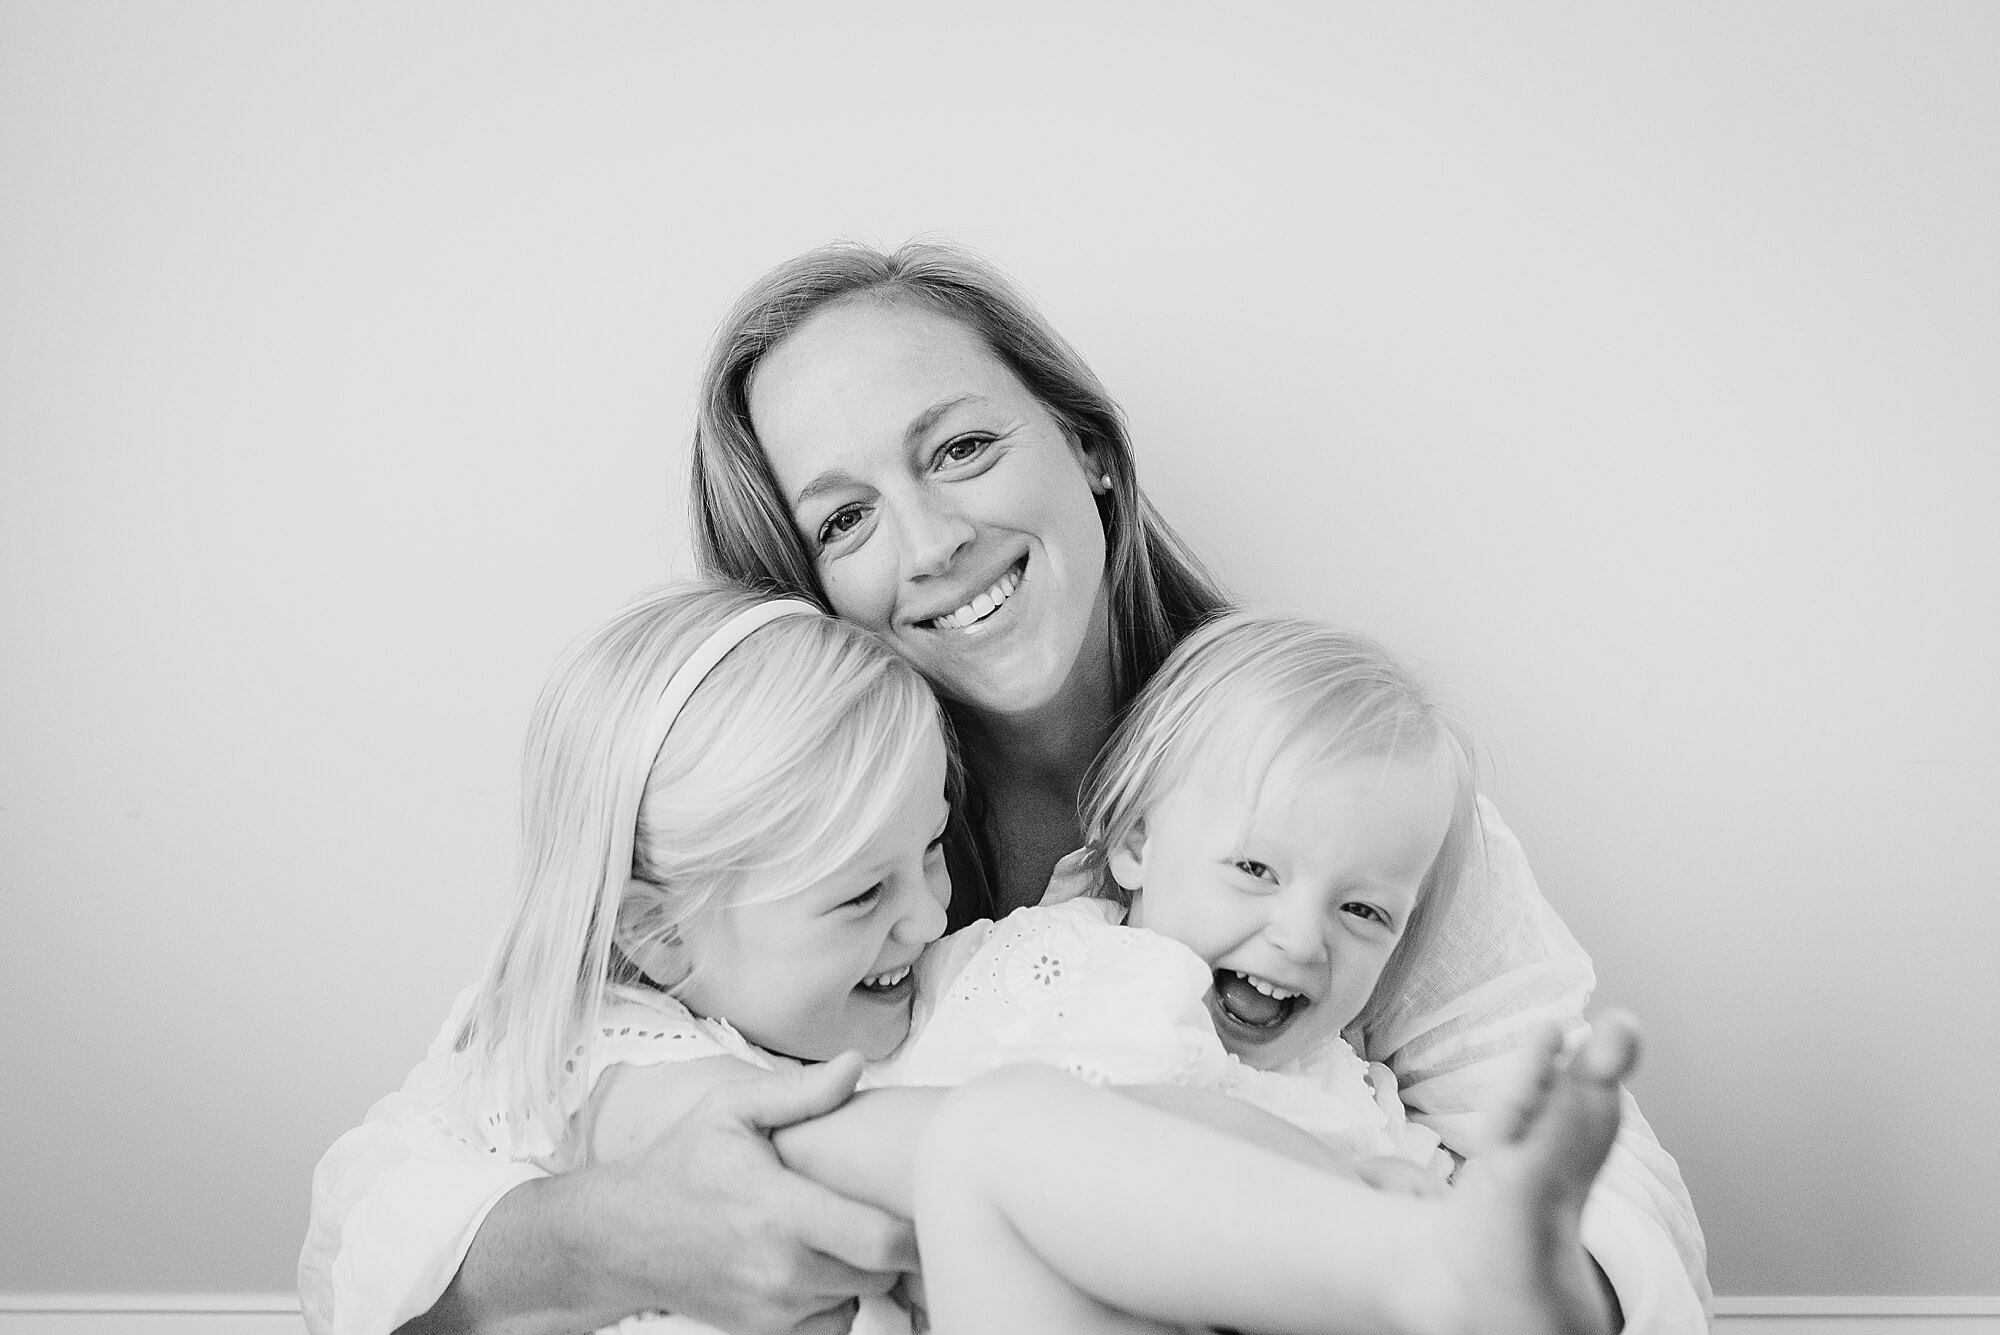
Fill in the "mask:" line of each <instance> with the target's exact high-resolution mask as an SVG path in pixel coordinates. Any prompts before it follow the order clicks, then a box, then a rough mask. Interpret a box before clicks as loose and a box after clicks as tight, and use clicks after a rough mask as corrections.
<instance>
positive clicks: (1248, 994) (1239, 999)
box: [1214, 969, 1312, 1030]
mask: <svg viewBox="0 0 2000 1335" xmlns="http://www.w3.org/2000/svg"><path fill="white" fill-rule="evenodd" d="M1214 995H1215V1004H1216V1006H1217V1007H1218V1008H1219V1009H1220V1010H1221V1011H1222V1012H1223V1013H1224V1014H1225V1015H1227V1016H1228V1017H1229V1018H1230V1019H1231V1020H1234V1021H1235V1022H1236V1023H1237V1024H1240V1025H1242V1026H1243V1027H1244V1028H1246V1029H1264V1030H1276V1029H1282V1028H1284V1027H1285V1025H1286V1024H1287V1023H1288V1022H1289V1021H1290V1020H1291V1019H1292V1017H1293V1016H1295V1015H1297V1014H1298V1013H1299V1012H1300V1011H1302V1010H1305V1009H1306V1008H1307V1007H1308V1006H1311V1005H1312V998H1311V997H1308V996H1307V995H1306V994H1305V993H1303V992H1301V991H1299V990H1298V989H1296V988H1290V987H1280V986H1278V985H1277V984H1276V983H1273V982H1271V981H1270V980H1269V979H1267V978H1259V977H1258V976H1257V975H1255V974H1249V973H1239V972H1238V971H1236V970H1235V969H1217V970H1216V971H1215V993H1214Z"/></svg>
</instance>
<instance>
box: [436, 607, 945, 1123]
mask: <svg viewBox="0 0 2000 1335" xmlns="http://www.w3.org/2000/svg"><path fill="white" fill-rule="evenodd" d="M764 600H765V596H764V595H762V594H760V593H756V592H753V591H750V590H747V589H744V588H742V587H740V586H735V585H728V584H723V583H720V582H709V581H704V582H699V583H690V584H679V585H673V586H669V587H666V588H663V589H660V590H656V591H654V592H653V593H650V594H647V595H645V596H643V597H641V598H639V599H638V600H637V601H635V602H633V603H632V604H630V605H629V606H628V607H626V608H625V610H624V611H622V612H620V613H619V614H618V615H617V616H616V617H614V618H613V619H612V620H611V621H610V622H609V623H608V624H606V625H605V626H604V627H602V628H601V629H599V630H597V631H596V632H594V633H593V634H591V635H590V636H588V637H586V638H585V639H584V640H583V641H582V643H580V644H579V645H577V646H576V647H575V648H574V649H572V650H571V651H570V652H569V654H568V655H567V656H566V657H565V658H564V659H563V661H562V663H561V664H560V665H559V666H558V667H557V668H556V671H555V673H554V674H553V675H552V677H551V678H550V681H549V684H548V686H547V687H546V688H545V689H544V690H543V692H542V696H541V699H540V701H539V702H538V703H537V705H536V707H535V712H534V717H533V721H532V723H531V724H530V726H529V730H528V740H527V746H526V748H525V751H524V754H523V761H522V792H521V856H520V880H519V886H518V891H517V894H516V897H515V902H514V907H513V912H512V914H511V916H510V918H509V920H508V923H507V926H506V927H505V929H504V930H503V931H502V933H501V936H500V939H499V941H498V943H497V944H496V946H495V948H494V950H493V953H492V955H491V957H490V958H489V960H488V962H487V966H486V972H485V975H484V978H483V979H482V981H481V982H480V984H479V988H478V992H477V994H476V996H475V999H474V1001H473V1004H472V1007H471V1010H470V1011H469V1012H468V1014H467V1017H466V1019H465V1021H464V1024H463V1025H462V1027H461V1028H460V1031H459V1033H458V1034H457V1036H456V1042H455V1050H456V1056H455V1058H454V1061H455V1070H456V1072H457V1074H458V1076H459V1078H460V1080H461V1082H462V1083H463V1084H464V1085H465V1086H466V1087H468V1089H469V1102H470V1106H471V1107H472V1108H474V1109H475V1110H479V1112H480V1115H481V1116H482V1117H483V1118H484V1124H483V1125H481V1126H480V1127H479V1131H480V1133H481V1134H482V1136H483V1138H484V1140H485V1146H484V1147H485V1148H489V1149H492V1150H494V1151H495V1152H498V1153H509V1154H511V1155H513V1156H515V1157H522V1156H525V1157H534V1158H545V1157H546V1156H548V1155H550V1154H552V1153H553V1152H554V1150H555V1147H556V1146H557V1145H558V1144H559V1143H560V1141H561V1138H562V1135H563V1129H564V1122H565V1119H566V1117H567V1115H568V1113H569V1112H570V1111H573V1106H574V1104H575V1102H576V1099H577V1097H578V1094H579V1091H578V1089H577V1087H576V1082H577V1081H578V1080H579V1079H580V1078H581V1076H582V1073H583V1064H582V1061H581V1058H582V1056H583V1054H584V1052H585V1048H586V1041H587V1035H589V1033H590V1032H591V1031H592V1030H593V1029H594V1028H595V1027H596V1025H597V1016H598V1014H599V1008H600V1003H601V1001H602V998H603V995H604V990H605V988H606V986H607V984H609V983H611V982H614V981H640V980H641V977H642V976H641V975H640V974H639V972H638V971H637V970H636V969H635V968H634V967H632V966H631V965H630V964H629V963H627V956H628V953H629V954H630V955H632V956H638V955H642V954H648V953H650V951H649V949H648V948H649V947H650V946H652V945H656V944H658V943H661V942H665V941H668V940H669V939H672V938H676V937H677V936H678V934H679V929H680V928H681V927H682V926H683V925H685V924H686V923H688V922H689V921H690V920H692V919H693V918H694V917H696V916H697V915H699V914H703V913H707V912H712V911H714V910H715V909H716V908H717V907H718V906H720V905H724V904H727V903H730V902H732V901H734V900H735V899H736V898H738V897H739V896H740V895H741V894H743V893H744V892H745V889H746V887H750V886H754V887H755V890H754V892H755V893H756V894H757V896H758V897H760V898H772V897H776V896H779V895H782V894H786V893H790V892H791V891H793V890H796V889H800V888H803V887H804V886H805V885H806V884H809V883H810V881H811V879H812V877H813V875H814V874H815V873H816V872H818V873H821V874H823V872H824V869H825V868H827V867H828V866H832V865H837V864H838V863H840V862H842V861H845V860H847V859H848V858H850V857H851V856H852V855H853V854H854V853H855V851H856V850H858V849H859V848H860V847H861V846H862V845H863V844H865V843H866V841H867V839H868V838H869V837H870V835H871V834H872V833H873V832H874V831H876V830H878V829H880V828H881V827H882V825H883V824H884V823H885V821H886V820H887V819H888V818H889V817H890V815H892V814H893V813H891V812H890V811H889V810H888V807H889V805H890V804H891V803H893V801H894V800H895V798H896V795H897V793H898V792H899V790H900V788H901V786H902V784H903V783H904V782H905V781H906V779H907V776H908V775H909V774H910V773H911V772H912V769H913V767H914V766H915V765H916V764H917V763H918V761H919V759H920V757H921V756H922V754H923V748H924V745H925V742H926V740H927V739H928V738H929V737H930V736H931V735H933V731H932V730H933V729H935V728H936V727H937V726H938V725H939V722H940V715H939V713H938V710H937V705H936V702H935V699H934V698H933V696H932V695H931V693H930V690H929V689H928V688H927V687H926V686H925V685H924V683H923V681H922V680H921V678H919V677H918V676H917V674H916V672H915V671H914V670H913V669H912V668H911V667H910V666H909V665H908V664H906V663H904V662H903V661H902V660H901V659H900V658H898V657H897V656H896V655H895V654H894V653H892V652H890V651H889V650H888V649H887V648H886V647H885V646H884V645H882V644H881V643H880V642H879V641H878V640H876V639H875V638H874V637H873V636H871V635H869V634H867V633H866V632H864V631H861V630H860V629H858V628H856V627H854V626H851V625H848V624H847V623H845V622H842V621H839V620H836V619H835V618H833V617H830V616H809V615H799V616H786V617H781V618H779V619H777V620H775V621H772V622H770V623H769V624H767V625H764V626H762V627H759V628H758V629H757V630H755V631H753V632H751V633H750V635H749V636H748V637H747V638H746V639H745V640H744V641H743V642H742V643H741V644H740V645H738V646H737V647H736V648H735V649H733V650H731V651H730V652H729V653H728V654H727V656H725V657H724V658H723V659H722V660H721V662H719V663H718V664H717V665H716V666H715V668H714V669H713V670H712V671H710V672H709V673H708V675H707V676H706V677H705V678H704V679H703V681H702V683H701V684H700V686H699V687H697V688H696V689H695V691H694V693H693V694H692V695H691V696H690V697H689V698H688V701H687V704H686V705H685V707H684V708H683V709H682V710H681V712H680V715H679V718H678V720H677V721H675V722H674V723H673V725H672V727H671V729H670V730H669V731H668V733H667V736H666V738H665V740H664V741H663V742H662V741H660V739H658V738H657V737H651V736H648V734H649V733H650V732H651V730H652V728H653V727H655V726H657V724H655V722H654V711H655V709H656V707H657V705H658V702H659V700H660V697H661V695H662V693H663V692H664V690H665V688H666V685H667V683H668V682H669V680H670V679H671V678H672V677H673V674H674V671H675V669H677V668H678V667H679V666H680V665H681V664H682V663H683V662H685V661H686V660H687V658H688V657H689V656H690V655H691V654H692V653H693V652H694V651H695V650H696V649H697V648H698V647H699V646H700V645H701V644H702V643H703V642H704V641H705V640H706V639H707V638H708V636H709V635H710V633H711V632H713V631H714V630H715V629H716V628H717V627H718V626H720V625H722V624H723V622H725V621H727V620H728V619H729V618H730V617H732V616H734V615H736V614H737V613H738V612H741V611H744V610H745V609H747V608H750V607H753V606H755V605H756V604H757V603H759V602H761V601H764ZM690 965H691V967H699V961H691V962H690ZM686 980H687V975H686V974H683V975H682V976H681V977H679V978H677V979H673V980H671V981H670V982H668V988H669V990H670V991H671V990H674V989H675V988H677V987H678V986H679V985H681V984H684V983H685V982H686ZM658 981H662V982H667V980H658ZM723 1018H727V1017H723Z"/></svg>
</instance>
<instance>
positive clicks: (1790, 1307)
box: [1715, 1293, 2000, 1317]
mask: <svg viewBox="0 0 2000 1335" xmlns="http://www.w3.org/2000/svg"><path fill="white" fill-rule="evenodd" d="M1715 1314H1716V1315H1717V1316H1773V1317H1805V1316H1825V1317H1855V1316H2000V1297H1986V1296H1983V1295H1977V1294H1945V1295H1922V1294H1909V1295H1905V1294H1844V1293H1843V1294H1812V1295H1808V1294H1790V1293H1785V1294H1772V1295H1744V1296H1741V1297H1730V1298H1725V1297H1721V1296H1720V1295H1718V1296H1717V1297H1716V1300H1715Z"/></svg>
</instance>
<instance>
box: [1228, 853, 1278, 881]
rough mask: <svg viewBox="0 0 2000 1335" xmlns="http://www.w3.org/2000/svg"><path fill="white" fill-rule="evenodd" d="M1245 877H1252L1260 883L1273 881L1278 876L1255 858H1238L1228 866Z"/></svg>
mask: <svg viewBox="0 0 2000 1335" xmlns="http://www.w3.org/2000/svg"><path fill="white" fill-rule="evenodd" d="M1229 865H1230V866H1232V867H1234V868H1236V870H1238V871H1240V872H1242V873H1243V874H1244V875H1245V876H1254V877H1256V878H1257V879H1258V880H1260V881H1275V880H1277V879H1278V874H1277V873H1276V872H1274V871H1272V870H1271V869H1270V868H1269V867H1267V866H1265V865H1264V864H1263V863H1261V862H1259V861H1257V860H1256V859H1255V858H1238V859H1236V860H1235V861H1234V862H1232V863H1230V864H1229Z"/></svg>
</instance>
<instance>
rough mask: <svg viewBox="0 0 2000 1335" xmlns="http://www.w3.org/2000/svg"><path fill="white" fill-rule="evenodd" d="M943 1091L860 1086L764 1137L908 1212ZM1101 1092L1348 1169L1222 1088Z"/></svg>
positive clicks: (794, 1165) (814, 1168)
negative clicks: (922, 1146)
mask: <svg viewBox="0 0 2000 1335" xmlns="http://www.w3.org/2000/svg"><path fill="white" fill-rule="evenodd" d="M950 1092H951V1091H950V1090H948V1089H941V1088H919V1089H873V1090H868V1091H866V1092H864V1093H861V1094H857V1095H855V1096H854V1097H853V1098H852V1099H850V1100H849V1101H848V1102H847V1103H846V1104H844V1105H842V1106H841V1107H840V1108H838V1109H836V1110H834V1111H833V1112H830V1113H828V1114H826V1115H825V1116H823V1117H816V1118H814V1119H812V1120H811V1121H805V1122H798V1123H795V1124H793V1125H791V1126H788V1127H786V1128H784V1129H783V1130H781V1131H778V1132H776V1133H774V1134H773V1136H772V1137H771V1140H772V1143H773V1144H774V1145H776V1146H777V1149H778V1156H779V1158H781V1159H782V1160H783V1161H784V1163H785V1165H786V1166H787V1167H789V1168H791V1169H793V1170H795V1171H797V1172H800V1173H803V1174H805V1175H806V1176H807V1177H809V1178H812V1179H813V1180H814V1181H816V1182H818V1183H820V1184H822V1185H823V1186H827V1187H831V1188H832V1189H833V1190H835V1191H837V1192H839V1193H840V1194H842V1195H843V1196H849V1197H852V1198H853V1199H855V1200H858V1201H865V1202H867V1203H868V1204H870V1205H874V1206H879V1207H880V1208H882V1209H884V1210H887V1211H890V1212H891V1213H893V1214H896V1215H899V1216H901V1217H902V1218H905V1219H908V1218H911V1217H912V1214H913V1210H914V1198H915V1195H916V1188H915V1181H916V1168H915V1162H916V1148H917V1145H918V1143H919V1141H920V1140H921V1139H922V1137H923V1133H924V1130H925V1128H926V1127H928V1126H929V1124H930V1120H931V1118H932V1116H934V1115H935V1114H936V1112H937V1110H938V1108H939V1106H940V1105H941V1104H942V1103H943V1102H944V1099H945V1096H946V1095H947V1094H949V1093H950ZM1106 1092H1108V1093H1116V1094H1121V1095H1124V1096H1125V1097H1126V1098H1128V1099H1131V1100H1133V1101H1135V1102H1138V1103H1143V1104H1146V1105H1147V1106H1149V1107H1153V1108H1157V1109H1159V1110H1161V1111H1162V1112H1170V1113H1173V1114H1175V1115H1176V1116H1178V1117H1182V1118H1185V1119H1187V1120H1189V1121H1193V1122H1200V1123H1202V1124H1203V1125H1205V1126H1209V1127H1212V1128H1214V1129H1216V1130H1219V1131H1224V1132H1227V1133H1229V1134H1230V1135H1232V1136H1235V1137H1236V1138H1238V1139H1240V1140H1247V1141H1249V1142H1250V1143H1251V1144H1254V1145H1260V1146H1262V1147H1264V1148H1265V1149H1269V1150H1273V1151H1275V1152H1277V1153H1279V1154H1283V1155H1285V1156H1287V1157H1288V1158H1292V1159H1296V1160H1298V1161H1299V1162H1301V1163H1305V1164H1308V1165H1310V1166H1312V1167H1315V1168H1319V1169H1323V1170H1325V1171H1328V1172H1334V1173H1341V1174H1343V1175H1346V1176H1352V1173H1351V1172H1350V1171H1349V1165H1347V1164H1346V1163H1345V1162H1344V1161H1343V1160H1342V1159H1340V1157H1339V1156H1337V1155H1336V1154H1334V1153H1333V1151H1331V1150H1330V1149H1328V1148H1327V1147H1326V1146H1325V1145H1324V1144H1322V1143H1321V1142H1320V1141H1319V1140H1318V1139H1316V1138H1315V1137H1313V1136H1311V1135H1308V1134H1307V1133H1306V1132H1304V1131H1301V1130H1300V1129H1299V1128H1298V1127H1295V1126H1293V1125H1292V1124H1291V1123H1290V1122H1287V1121H1285V1120H1284V1119H1282V1118H1280V1117H1276V1116H1273V1115H1272V1114H1270V1113H1268V1112H1265V1111H1264V1110H1263V1109H1261V1108H1254V1107H1252V1106H1250V1105H1249V1104H1247V1103H1244V1102H1242V1101H1241V1100H1239V1099H1232V1098H1230V1097H1229V1096H1228V1095H1226V1094H1218V1093H1216V1092H1214V1091H1213V1090H1207V1089H1190V1088H1186V1087H1183V1086H1180V1085H1130V1086H1114V1087H1112V1088H1111V1089H1109V1090H1107V1091H1106Z"/></svg>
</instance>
